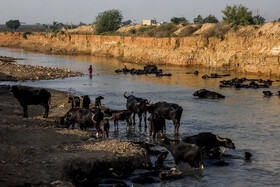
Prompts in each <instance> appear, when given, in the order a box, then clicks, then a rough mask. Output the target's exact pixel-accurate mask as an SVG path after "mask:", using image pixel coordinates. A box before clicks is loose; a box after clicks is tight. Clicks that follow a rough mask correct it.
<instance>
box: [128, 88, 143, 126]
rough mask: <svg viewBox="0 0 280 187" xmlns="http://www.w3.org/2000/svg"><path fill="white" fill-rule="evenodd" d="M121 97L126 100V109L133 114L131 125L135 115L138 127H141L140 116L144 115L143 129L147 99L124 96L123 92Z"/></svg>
mask: <svg viewBox="0 0 280 187" xmlns="http://www.w3.org/2000/svg"><path fill="white" fill-rule="evenodd" d="M123 96H124V97H125V98H126V99H127V100H126V109H127V110H128V111H129V112H131V113H132V114H133V124H135V115H136V114H137V115H138V117H139V125H141V121H142V115H144V122H145V127H146V126H147V120H146V114H147V110H146V106H147V104H148V100H147V99H143V98H140V97H135V96H134V95H129V96H126V92H124V94H123Z"/></svg>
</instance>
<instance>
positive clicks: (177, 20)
mask: <svg viewBox="0 0 280 187" xmlns="http://www.w3.org/2000/svg"><path fill="white" fill-rule="evenodd" d="M170 21H171V23H174V24H176V25H178V24H180V23H182V24H188V20H187V19H186V18H184V17H173V18H171V19H170Z"/></svg>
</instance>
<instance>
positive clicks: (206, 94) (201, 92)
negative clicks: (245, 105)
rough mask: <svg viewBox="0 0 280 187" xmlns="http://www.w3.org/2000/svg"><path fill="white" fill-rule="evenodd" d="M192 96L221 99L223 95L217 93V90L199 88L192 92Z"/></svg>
mask: <svg viewBox="0 0 280 187" xmlns="http://www.w3.org/2000/svg"><path fill="white" fill-rule="evenodd" d="M193 96H198V97H199V98H205V99H223V98H225V96H223V95H222V94H219V93H217V92H213V91H209V90H206V89H200V90H197V91H196V92H194V94H193Z"/></svg>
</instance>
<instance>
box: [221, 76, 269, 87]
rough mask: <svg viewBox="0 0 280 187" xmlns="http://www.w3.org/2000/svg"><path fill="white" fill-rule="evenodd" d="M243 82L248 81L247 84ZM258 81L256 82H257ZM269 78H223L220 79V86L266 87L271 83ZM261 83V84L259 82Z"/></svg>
mask: <svg viewBox="0 0 280 187" xmlns="http://www.w3.org/2000/svg"><path fill="white" fill-rule="evenodd" d="M245 82H250V83H249V84H245ZM257 82H258V83H257ZM272 82H273V81H271V80H269V79H268V80H267V81H265V80H262V79H247V78H241V79H238V78H233V79H231V80H223V81H220V87H234V88H255V89H257V88H268V87H269V86H271V85H272ZM259 83H263V84H259Z"/></svg>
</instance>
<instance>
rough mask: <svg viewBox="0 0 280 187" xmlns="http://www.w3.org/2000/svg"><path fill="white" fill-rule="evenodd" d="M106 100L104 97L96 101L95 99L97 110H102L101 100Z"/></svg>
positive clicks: (99, 97)
mask: <svg viewBox="0 0 280 187" xmlns="http://www.w3.org/2000/svg"><path fill="white" fill-rule="evenodd" d="M102 99H104V97H102V96H98V97H97V98H96V99H95V108H99V109H101V100H102Z"/></svg>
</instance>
